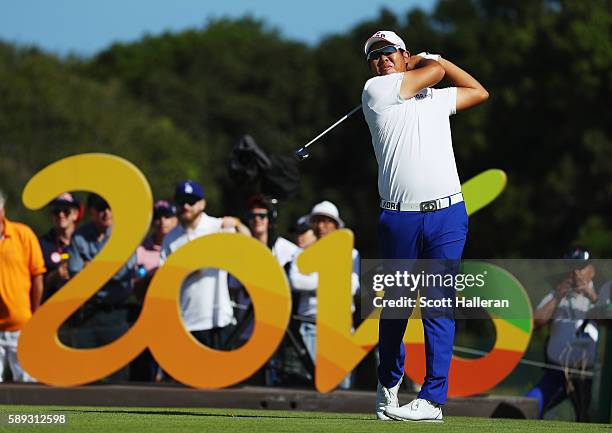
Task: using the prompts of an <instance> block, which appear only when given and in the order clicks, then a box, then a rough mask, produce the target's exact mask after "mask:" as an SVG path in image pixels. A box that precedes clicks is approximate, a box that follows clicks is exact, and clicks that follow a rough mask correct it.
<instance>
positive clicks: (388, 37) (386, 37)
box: [363, 30, 406, 56]
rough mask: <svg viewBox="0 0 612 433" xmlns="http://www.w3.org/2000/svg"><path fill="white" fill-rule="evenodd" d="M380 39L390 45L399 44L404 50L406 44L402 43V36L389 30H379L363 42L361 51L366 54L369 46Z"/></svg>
mask: <svg viewBox="0 0 612 433" xmlns="http://www.w3.org/2000/svg"><path fill="white" fill-rule="evenodd" d="M380 41H386V42H389V43H390V44H392V45H399V47H400V48H401V49H402V50H404V51H406V44H405V43H404V41H403V40H402V38H400V37H399V36H398V35H396V34H395V32H392V31H391V30H379V31H377V32H376V33H374V34H373V35H372V36H370V37H369V38H368V40H367V41H366V42H365V45H364V46H363V51H364V52H365V55H366V56H367V55H368V51H370V47H371V46H372V45H373V44H375V43H376V42H380Z"/></svg>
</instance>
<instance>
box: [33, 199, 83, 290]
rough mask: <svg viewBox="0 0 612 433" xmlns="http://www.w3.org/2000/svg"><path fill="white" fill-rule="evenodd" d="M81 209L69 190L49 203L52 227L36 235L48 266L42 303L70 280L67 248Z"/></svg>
mask: <svg viewBox="0 0 612 433" xmlns="http://www.w3.org/2000/svg"><path fill="white" fill-rule="evenodd" d="M80 209H81V203H80V202H79V201H78V200H77V199H76V198H75V197H74V196H73V195H72V194H70V193H68V192H67V193H64V194H62V195H60V196H59V197H57V198H56V199H55V200H53V201H52V202H51V203H49V213H50V215H51V223H52V227H51V229H50V230H49V231H48V232H47V233H46V234H44V235H42V236H40V237H39V238H38V240H39V242H40V247H41V248H42V253H43V257H44V259H45V267H46V268H47V272H46V273H45V276H44V291H43V297H42V302H44V301H45V300H47V299H48V298H49V297H50V296H51V295H53V294H54V293H55V292H57V291H58V290H59V289H60V288H61V287H62V286H63V285H64V284H66V282H67V281H68V280H69V279H70V273H69V272H68V257H69V253H68V247H69V246H70V242H71V240H72V235H73V234H74V231H75V229H76V224H77V222H78V220H79V218H80Z"/></svg>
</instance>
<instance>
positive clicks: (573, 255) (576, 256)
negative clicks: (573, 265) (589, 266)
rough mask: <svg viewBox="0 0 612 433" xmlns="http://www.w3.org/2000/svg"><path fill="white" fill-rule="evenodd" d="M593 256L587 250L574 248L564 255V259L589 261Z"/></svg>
mask: <svg viewBox="0 0 612 433" xmlns="http://www.w3.org/2000/svg"><path fill="white" fill-rule="evenodd" d="M590 257H591V254H590V253H589V252H588V251H587V250H586V249H585V248H580V247H576V248H572V249H571V250H568V251H566V252H565V254H563V258H564V259H572V260H589V258H590Z"/></svg>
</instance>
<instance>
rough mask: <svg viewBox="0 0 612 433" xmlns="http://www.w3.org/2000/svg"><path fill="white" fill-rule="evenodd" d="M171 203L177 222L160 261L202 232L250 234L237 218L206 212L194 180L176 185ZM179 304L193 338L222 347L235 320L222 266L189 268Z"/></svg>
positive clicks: (208, 344)
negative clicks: (190, 270) (193, 269)
mask: <svg viewBox="0 0 612 433" xmlns="http://www.w3.org/2000/svg"><path fill="white" fill-rule="evenodd" d="M174 203H175V205H176V212H177V216H178V220H179V224H178V225H177V226H176V227H175V228H174V229H173V230H172V231H171V232H170V233H168V234H167V235H166V237H165V238H164V241H163V243H162V250H161V260H160V262H161V264H162V265H163V263H164V262H165V261H166V260H167V259H168V257H169V256H170V255H171V254H172V253H174V252H175V251H176V250H178V249H179V248H180V247H182V246H183V245H185V244H186V243H188V242H190V241H192V240H194V239H197V238H199V237H201V236H206V235H209V234H212V233H220V232H238V233H242V234H245V235H248V236H250V235H251V234H250V232H249V229H248V228H247V227H246V226H245V225H244V224H242V223H241V222H240V220H239V219H238V218H235V217H230V216H226V217H223V218H216V217H212V216H210V215H208V214H206V212H204V210H205V209H206V205H207V202H206V197H205V195H204V188H202V186H201V185H200V184H199V183H197V182H194V181H193V180H185V181H182V182H179V183H178V184H177V185H176V187H175V190H174ZM180 308H181V315H182V318H183V324H184V325H185V328H186V329H187V330H188V331H189V332H190V333H191V335H193V337H194V338H195V339H196V340H198V341H199V342H200V343H202V344H204V345H206V346H209V347H212V348H221V347H222V346H223V344H224V343H225V339H226V338H227V334H228V332H229V326H230V325H231V324H233V323H234V312H233V308H232V303H231V300H230V296H229V289H228V283H227V272H226V271H224V270H221V269H203V270H199V271H195V272H192V273H191V274H190V275H189V276H188V277H187V278H186V279H185V281H183V284H182V285H181V294H180Z"/></svg>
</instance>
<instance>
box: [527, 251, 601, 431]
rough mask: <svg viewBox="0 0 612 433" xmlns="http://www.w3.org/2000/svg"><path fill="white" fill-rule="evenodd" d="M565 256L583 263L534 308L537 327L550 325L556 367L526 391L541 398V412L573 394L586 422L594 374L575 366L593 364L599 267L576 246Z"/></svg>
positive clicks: (550, 359)
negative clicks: (591, 314) (590, 315)
mask: <svg viewBox="0 0 612 433" xmlns="http://www.w3.org/2000/svg"><path fill="white" fill-rule="evenodd" d="M565 258H566V259H574V260H576V259H580V260H584V261H585V262H584V265H583V266H581V267H580V269H576V270H574V271H572V272H570V273H569V275H567V276H566V277H565V278H564V279H563V280H562V281H561V282H560V283H558V284H557V285H556V287H555V289H554V290H552V291H551V292H550V293H548V294H547V295H546V296H545V297H544V298H543V299H542V301H540V304H539V305H538V307H537V308H536V311H535V313H534V327H535V328H540V327H542V326H544V325H549V327H550V337H549V340H548V343H547V345H546V360H547V363H550V364H554V365H555V366H557V367H558V368H547V369H545V370H544V376H543V377H542V378H541V379H540V381H539V383H538V384H537V385H536V386H535V387H534V388H533V389H532V390H530V391H529V392H528V393H527V396H528V397H533V398H536V399H537V400H538V409H539V416H540V418H542V417H543V416H544V414H545V413H546V412H547V411H548V410H550V409H552V408H553V407H555V406H556V405H558V404H559V403H561V402H562V401H563V400H565V399H566V398H568V397H569V399H570V401H571V403H572V406H573V407H574V412H575V416H576V421H588V414H587V412H588V408H589V405H590V401H591V385H592V378H591V377H588V376H586V375H583V374H580V373H577V372H575V371H570V369H571V370H582V372H584V371H585V370H587V369H591V370H592V367H593V364H594V361H595V357H596V352H597V351H596V343H597V337H598V330H597V327H596V325H595V323H594V322H592V321H590V320H588V319H587V318H586V314H587V312H588V310H589V309H591V308H592V306H593V305H594V304H595V303H597V299H598V296H597V292H596V291H595V289H594V286H593V277H594V276H595V272H596V270H595V267H594V266H593V264H592V263H589V262H587V260H588V259H589V253H588V251H586V250H583V249H580V248H576V249H574V250H571V251H570V252H568V253H567V254H566V255H565Z"/></svg>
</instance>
